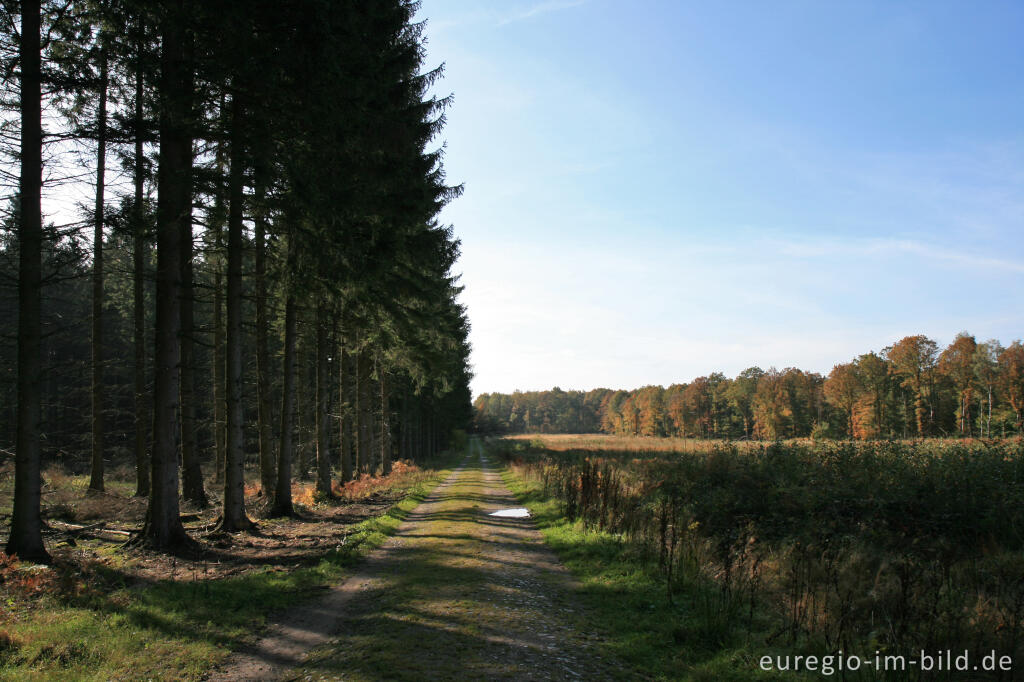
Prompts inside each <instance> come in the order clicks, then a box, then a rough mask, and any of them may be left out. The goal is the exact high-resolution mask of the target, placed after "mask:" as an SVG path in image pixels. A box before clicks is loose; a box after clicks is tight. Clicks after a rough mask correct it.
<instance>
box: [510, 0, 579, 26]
mask: <svg viewBox="0 0 1024 682" xmlns="http://www.w3.org/2000/svg"><path fill="white" fill-rule="evenodd" d="M586 2H587V0H552V1H551V2H542V3H539V4H536V5H533V6H532V7H528V8H526V9H524V10H520V11H518V12H516V13H515V14H511V15H509V16H506V17H505V18H503V19H502V20H501V21H499V22H498V26H506V25H508V24H512V23H515V22H517V21H525V20H527V19H532V18H534V17H537V16H540V15H541V14H548V13H550V12H558V11H561V10H564V9H571V8H573V7H579V6H580V5H584V4H586Z"/></svg>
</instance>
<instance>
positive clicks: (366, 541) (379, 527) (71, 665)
mask: <svg viewBox="0 0 1024 682" xmlns="http://www.w3.org/2000/svg"><path fill="white" fill-rule="evenodd" d="M449 473H450V468H445V469H442V470H430V471H422V470H419V471H418V472H417V473H416V474H415V476H412V478H416V479H417V480H415V481H412V480H406V483H407V485H406V486H404V487H403V488H402V490H401V493H402V494H403V495H404V497H403V499H401V501H399V502H398V503H397V504H396V505H394V506H392V507H391V508H390V509H389V510H388V511H387V512H386V513H385V514H383V515H382V516H378V517H374V518H370V519H367V520H365V521H363V522H362V523H359V524H358V525H356V526H354V527H353V528H352V529H351V532H350V533H349V534H348V536H347V537H346V541H345V544H344V545H343V546H340V547H337V548H335V549H333V550H331V551H329V552H328V553H327V554H326V555H325V556H324V557H323V559H322V560H321V561H320V562H319V563H318V564H317V565H315V566H310V567H304V568H297V569H294V570H289V571H283V570H279V569H267V570H261V571H255V572H250V573H247V574H244V575H241V576H237V577H230V578H224V579H219V580H201V579H188V578H187V577H186V579H183V580H176V581H170V580H163V581H159V582H155V583H152V584H137V585H128V584H127V578H126V576H125V574H123V573H121V572H120V571H118V570H117V569H116V568H110V567H108V566H103V565H100V564H93V565H91V566H89V567H87V570H88V571H90V572H93V573H94V574H93V575H90V576H87V577H86V578H85V579H84V580H83V579H81V577H80V576H76V575H68V573H69V572H71V573H73V572H74V568H73V567H57V570H54V569H42V571H43V572H45V573H46V574H52V575H53V576H55V577H53V582H54V585H52V586H47V587H48V588H49V587H52V589H43V590H35V591H34V592H31V593H28V592H26V589H27V588H25V586H19V585H17V584H15V581H13V580H12V579H11V577H10V576H11V575H13V574H15V573H22V572H25V571H27V570H29V569H30V567H27V566H25V565H15V566H13V567H12V568H10V570H9V571H8V572H7V573H5V574H4V575H5V576H6V579H5V580H0V596H2V597H3V599H4V608H3V610H2V612H0V678H2V679H5V680H6V679H11V680H51V679H62V680H64V679H75V680H109V679H187V680H192V679H200V678H202V677H203V676H204V675H205V674H206V672H207V671H208V670H209V668H210V667H211V666H213V665H216V664H217V663H218V662H219V661H221V660H223V659H224V657H225V656H227V654H228V653H229V652H230V651H231V650H233V649H235V648H237V647H238V646H240V645H241V644H242V643H244V642H247V641H250V640H251V638H252V637H253V633H254V632H256V631H257V630H258V628H259V627H260V626H261V625H262V624H263V623H264V622H265V621H266V618H267V616H268V615H269V614H271V613H272V612H273V611H275V610H278V609H283V608H287V607H289V606H292V605H294V604H295V603H296V602H298V601H301V600H303V599H306V598H309V597H311V596H312V595H314V594H316V593H317V592H318V591H319V590H320V588H322V587H323V586H325V585H330V584H333V583H336V582H338V581H340V580H342V579H343V578H344V576H345V575H346V573H347V572H348V570H349V569H350V567H351V566H352V564H353V563H354V562H356V561H358V560H359V559H360V558H361V557H362V556H364V555H365V554H366V553H367V552H368V551H370V550H371V549H373V548H374V547H377V546H379V545H380V544H381V543H382V542H383V541H384V540H385V539H387V538H388V537H389V536H390V535H391V534H393V533H394V530H395V528H396V527H397V526H398V525H399V524H400V523H401V521H402V519H403V518H404V517H405V516H406V515H407V514H408V512H409V511H410V510H412V509H413V508H414V507H416V506H417V505H418V504H419V503H420V502H421V501H422V500H423V499H424V498H425V497H426V495H427V494H428V493H429V491H430V490H431V489H433V487H434V486H436V485H437V483H439V482H440V481H441V480H443V479H444V478H445V477H446V476H447V475H448V474H449ZM406 478H407V479H409V478H410V477H406ZM64 483H66V482H64ZM65 487H67V486H65ZM70 487H72V488H73V487H74V484H72V485H71V486H70ZM108 551H110V550H108ZM114 554H116V552H114ZM190 566H191V568H190ZM193 573H200V568H199V565H198V564H195V563H194V562H193V563H192V564H188V565H186V564H185V562H183V568H182V574H183V575H185V576H190V575H192V574H193ZM193 577H198V576H193ZM62 581H63V582H64V583H68V585H71V587H68V585H63V586H62V585H61V584H58V583H61V582H62Z"/></svg>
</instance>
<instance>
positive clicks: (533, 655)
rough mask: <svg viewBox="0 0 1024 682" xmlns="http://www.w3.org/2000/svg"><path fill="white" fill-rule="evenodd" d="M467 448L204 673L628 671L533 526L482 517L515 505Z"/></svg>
mask: <svg viewBox="0 0 1024 682" xmlns="http://www.w3.org/2000/svg"><path fill="white" fill-rule="evenodd" d="M470 448H471V456H470V458H469V459H468V460H467V461H466V462H465V463H464V464H463V465H462V466H461V467H460V468H459V469H457V470H456V471H455V472H454V473H453V474H452V475H451V476H450V477H449V478H448V480H447V481H445V482H444V483H442V484H441V485H440V486H438V488H437V489H435V491H434V492H433V493H431V494H430V495H429V496H428V497H427V499H426V500H425V501H424V502H423V503H422V504H421V505H420V506H419V507H417V508H416V509H414V510H413V511H411V512H410V513H409V514H408V516H407V517H406V519H405V521H404V522H403V524H402V525H401V526H399V528H398V529H397V531H396V532H395V534H394V536H393V537H392V538H390V539H389V540H387V541H386V542H385V543H384V544H383V545H382V546H381V547H379V548H378V549H376V550H374V551H373V552H371V553H370V554H369V555H368V557H367V558H366V560H365V561H364V562H363V563H362V564H361V565H360V566H359V567H358V568H357V569H356V573H355V574H354V575H353V576H352V577H351V578H349V579H348V580H347V581H345V582H344V583H342V584H340V585H338V586H336V587H334V588H332V589H331V590H330V592H329V593H328V594H327V595H325V596H324V597H323V598H322V599H320V600H317V602H315V603H311V604H310V605H308V606H305V607H300V608H297V609H293V610H290V611H288V612H284V613H283V614H282V616H281V618H280V619H279V620H278V622H277V623H276V624H274V625H272V626H271V627H270V629H269V631H268V633H267V635H266V637H264V639H262V640H261V641H260V642H259V643H258V644H257V645H256V646H255V647H251V648H249V649H248V650H244V651H241V652H239V653H237V654H235V655H233V656H232V657H231V658H229V659H228V660H227V661H226V662H225V664H224V665H223V666H222V667H221V668H220V671H219V672H218V673H216V674H215V675H214V676H213V677H211V679H214V680H239V679H274V678H280V677H283V678H284V679H291V680H306V679H309V680H320V679H345V680H375V679H382V678H386V679H397V680H421V679H427V678H429V679H488V680H490V679H517V680H518V679H560V680H565V679H569V680H571V679H612V678H626V677H635V675H634V674H633V673H632V672H631V671H629V670H627V669H625V668H623V667H622V666H621V664H619V663H618V662H616V661H612V660H609V659H608V658H607V657H605V656H603V655H602V654H601V653H600V652H599V650H600V649H601V648H602V647H601V646H600V645H601V637H600V636H596V635H594V634H593V633H590V632H586V631H585V629H584V628H585V625H583V624H584V623H586V619H585V618H580V613H579V611H580V608H581V607H580V604H579V603H578V601H577V599H576V597H575V594H574V593H575V591H576V589H577V587H578V586H577V585H576V584H575V581H574V579H573V577H572V575H571V574H570V573H569V572H568V571H567V570H566V569H565V567H564V566H563V565H562V564H561V563H560V562H559V561H558V559H557V558H556V557H555V555H554V553H553V552H552V551H551V550H550V549H549V548H548V547H547V546H546V545H545V544H544V541H543V539H542V538H541V535H540V533H539V532H538V531H537V530H536V528H535V527H534V525H533V523H532V522H531V521H530V520H529V519H527V518H506V517H497V516H492V515H491V514H492V512H495V511H499V510H502V509H508V508H515V507H518V506H519V505H518V504H517V503H516V499H515V497H513V495H512V494H511V493H510V492H509V490H508V488H507V487H506V485H505V484H504V483H503V482H502V479H501V477H500V476H499V474H498V472H497V470H496V468H495V467H494V465H493V463H492V462H491V461H490V460H489V459H488V458H487V457H486V456H485V455H484V453H483V450H482V447H481V445H480V444H479V442H478V441H476V440H474V441H471V445H470ZM581 626H582V627H581ZM310 649H312V651H309V650H310ZM289 668H291V669H290V670H289Z"/></svg>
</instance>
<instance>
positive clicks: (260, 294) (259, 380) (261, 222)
mask: <svg viewBox="0 0 1024 682" xmlns="http://www.w3.org/2000/svg"><path fill="white" fill-rule="evenodd" d="M264 182H265V181H264V171H263V168H262V165H260V166H257V168H256V192H255V197H254V198H255V202H256V220H255V223H256V234H255V241H256V244H255V246H256V264H255V265H256V271H255V280H256V281H255V285H256V401H257V428H258V432H259V441H260V442H259V447H260V486H261V489H262V490H263V494H264V495H265V496H266V497H268V498H269V497H270V496H271V493H272V492H273V490H274V483H275V479H276V478H277V472H276V471H275V463H274V450H273V444H272V440H273V435H272V433H271V428H270V419H271V416H270V412H271V410H270V350H269V348H268V342H267V334H268V331H269V323H268V321H267V276H266V271H267V265H266V263H267V258H266V249H267V247H266V233H267V215H266V205H265V202H266V186H265V184H264Z"/></svg>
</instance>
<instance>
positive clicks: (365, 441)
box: [356, 350, 372, 474]
mask: <svg viewBox="0 0 1024 682" xmlns="http://www.w3.org/2000/svg"><path fill="white" fill-rule="evenodd" d="M369 383H370V363H369V361H368V360H367V358H366V351H365V350H360V351H359V353H358V354H357V355H356V426H357V431H358V438H357V440H356V452H357V454H356V471H358V472H359V473H361V474H365V473H372V472H371V471H370V452H371V445H370V438H371V430H372V427H371V424H370V421H371V417H372V413H371V408H370V391H369Z"/></svg>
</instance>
